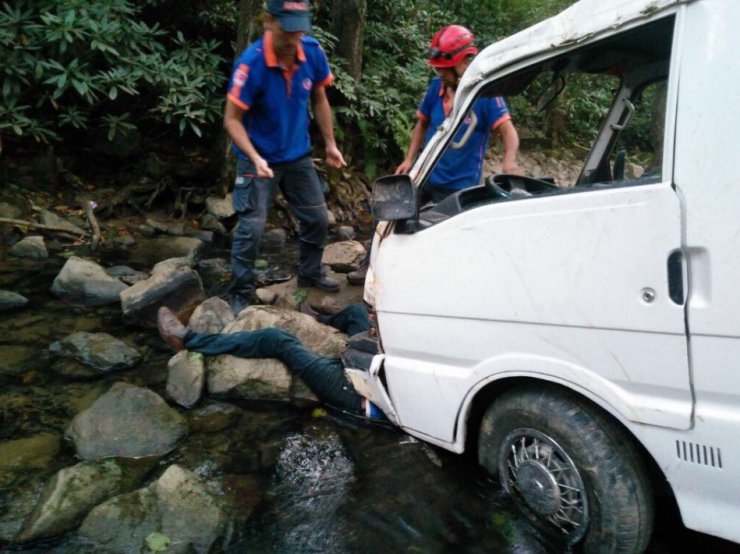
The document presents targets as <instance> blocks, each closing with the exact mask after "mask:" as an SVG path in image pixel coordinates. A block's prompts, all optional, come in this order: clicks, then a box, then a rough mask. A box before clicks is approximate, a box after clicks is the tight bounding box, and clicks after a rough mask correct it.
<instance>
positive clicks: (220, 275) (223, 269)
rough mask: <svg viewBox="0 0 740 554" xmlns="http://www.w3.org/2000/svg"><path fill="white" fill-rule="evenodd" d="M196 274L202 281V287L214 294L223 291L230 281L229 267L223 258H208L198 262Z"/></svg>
mask: <svg viewBox="0 0 740 554" xmlns="http://www.w3.org/2000/svg"><path fill="white" fill-rule="evenodd" d="M197 267H198V274H199V275H200V276H201V278H202V279H203V286H204V287H205V288H206V290H207V291H211V294H214V292H215V291H223V290H225V289H226V288H227V287H228V285H229V281H230V280H231V266H230V265H229V262H228V261H227V260H224V259H223V258H209V259H207V260H200V261H199V262H198V266H197Z"/></svg>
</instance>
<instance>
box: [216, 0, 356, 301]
mask: <svg viewBox="0 0 740 554" xmlns="http://www.w3.org/2000/svg"><path fill="white" fill-rule="evenodd" d="M267 4H268V7H267V11H268V13H267V16H266V28H267V30H266V32H265V34H264V36H263V37H262V38H260V39H259V40H257V41H256V42H254V43H253V44H251V45H250V46H249V47H248V48H247V49H246V50H245V51H244V52H243V53H242V54H241V55H240V56H239V58H238V59H237V61H236V63H235V64H234V69H233V72H232V75H231V79H230V81H229V88H228V94H227V102H226V109H225V113H224V128H225V129H226V131H227V132H228V134H229V136H230V137H231V140H232V141H233V149H234V152H235V153H236V156H237V172H236V181H235V184H234V192H233V204H234V210H235V211H236V213H237V214H238V216H239V223H238V226H237V230H236V233H235V236H234V240H233V243H232V248H231V270H232V279H231V284H230V289H229V304H230V306H231V308H232V310H233V311H234V313H235V314H238V313H239V312H240V311H241V310H242V309H244V308H245V307H247V306H248V305H249V303H250V301H251V300H252V297H253V294H254V288H255V285H254V263H255V260H256V258H257V252H258V245H259V240H260V237H261V235H262V231H263V229H264V226H265V221H266V218H267V213H268V210H269V208H270V205H271V203H272V200H273V197H274V195H275V192H276V190H277V188H278V187H279V188H280V190H281V191H282V193H283V195H284V196H285V199H286V200H287V202H288V204H289V206H290V209H291V211H292V213H293V214H294V215H295V217H296V219H298V221H299V222H300V229H299V233H298V234H299V240H300V262H299V266H298V286H301V287H316V288H318V289H321V290H323V291H326V292H335V291H337V290H339V282H338V281H337V280H335V279H331V278H329V277H326V276H325V275H324V274H323V270H322V266H321V258H322V255H323V251H324V243H325V242H326V237H327V228H328V215H327V208H326V203H325V200H324V194H323V188H322V185H321V182H320V180H319V177H318V175H317V173H316V170H315V168H314V165H313V161H312V159H311V141H310V138H309V134H308V126H309V111H308V102H309V99H310V100H311V104H312V107H313V113H314V118H315V121H316V123H317V125H318V128H319V130H320V131H321V134H322V136H323V139H324V146H325V152H326V163H327V164H328V165H330V166H331V167H336V168H339V167H343V166H345V165H347V164H346V163H345V161H344V157H343V156H342V153H341V152H340V151H339V149H338V148H337V144H336V141H335V139H334V129H333V122H332V113H331V107H330V106H329V101H328V99H327V96H326V87H328V86H329V85H330V84H331V82H332V81H333V79H334V76H333V75H332V73H331V69H330V68H329V62H328V60H327V58H326V54H325V53H324V51H323V50H322V48H321V46H320V45H319V43H318V42H317V41H316V40H315V39H313V38H311V37H307V36H305V35H304V33H307V32H309V31H310V30H311V12H310V4H309V2H308V1H306V0H268V3H267Z"/></svg>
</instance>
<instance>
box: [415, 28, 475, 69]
mask: <svg viewBox="0 0 740 554" xmlns="http://www.w3.org/2000/svg"><path fill="white" fill-rule="evenodd" d="M473 40H475V37H473V33H471V32H470V31H469V30H468V29H466V28H465V27H463V26H461V25H448V26H447V27H442V28H441V29H440V30H439V31H437V34H435V35H434V37H432V43H431V44H430V45H429V53H428V54H427V57H428V58H429V65H431V66H432V67H455V66H456V65H457V64H459V63H460V62H461V61H462V60H463V59H464V58H465V56H468V55H470V54H477V53H478V49H477V48H476V47H475V45H474V44H473Z"/></svg>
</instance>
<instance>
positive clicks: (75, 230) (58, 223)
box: [39, 210, 86, 235]
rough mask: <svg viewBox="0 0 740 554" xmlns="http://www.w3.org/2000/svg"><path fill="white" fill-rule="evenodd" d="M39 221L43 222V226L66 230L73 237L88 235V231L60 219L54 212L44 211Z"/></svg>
mask: <svg viewBox="0 0 740 554" xmlns="http://www.w3.org/2000/svg"><path fill="white" fill-rule="evenodd" d="M39 220H40V221H41V224H42V225H48V226H50V227H61V228H62V229H66V230H67V231H68V232H69V233H70V234H72V235H84V234H86V231H85V230H84V229H82V228H81V227H78V226H77V225H75V224H74V223H72V222H70V221H68V220H66V219H64V218H62V217H59V216H58V215H57V214H55V213H54V212H50V211H49V210H42V211H41V214H40V215H39Z"/></svg>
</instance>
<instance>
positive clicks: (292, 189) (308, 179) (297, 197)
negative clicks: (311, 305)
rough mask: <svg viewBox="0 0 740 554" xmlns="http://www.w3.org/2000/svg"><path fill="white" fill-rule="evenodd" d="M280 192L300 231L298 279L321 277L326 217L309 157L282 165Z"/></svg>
mask: <svg viewBox="0 0 740 554" xmlns="http://www.w3.org/2000/svg"><path fill="white" fill-rule="evenodd" d="M284 171H285V173H284V175H283V179H282V181H281V183H280V189H281V190H282V191H283V195H284V196H285V199H286V200H287V201H288V206H290V210H291V212H292V213H293V215H294V216H295V217H296V219H298V221H299V223H300V228H299V230H298V239H299V241H300V248H301V259H300V263H299V266H298V275H299V276H301V277H304V278H306V279H318V278H320V277H321V276H322V275H323V271H322V268H321V257H322V256H323V254H324V244H325V243H326V237H327V231H328V227H329V216H328V213H327V209H326V201H325V200H324V192H323V190H322V187H321V182H320V181H319V177H318V175H317V174H316V168H315V167H314V165H313V160H312V159H311V157H310V156H304V157H303V158H299V159H298V160H296V161H295V162H292V163H290V164H286V166H285V167H284Z"/></svg>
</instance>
